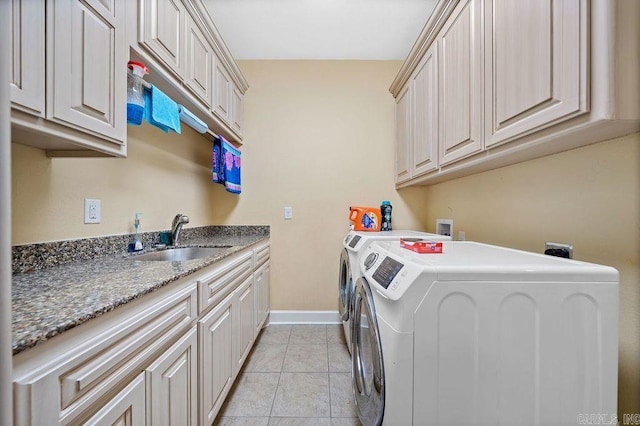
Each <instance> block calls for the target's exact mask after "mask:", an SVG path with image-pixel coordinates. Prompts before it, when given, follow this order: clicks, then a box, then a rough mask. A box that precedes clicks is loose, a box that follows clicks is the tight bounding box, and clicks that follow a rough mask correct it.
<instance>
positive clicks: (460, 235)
mask: <svg viewBox="0 0 640 426" xmlns="http://www.w3.org/2000/svg"><path fill="white" fill-rule="evenodd" d="M466 239H467V234H465V232H464V231H458V241H464V240H466Z"/></svg>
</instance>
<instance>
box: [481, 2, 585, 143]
mask: <svg viewBox="0 0 640 426" xmlns="http://www.w3.org/2000/svg"><path fill="white" fill-rule="evenodd" d="M587 7H588V2H584V1H581V0H557V1H553V2H549V1H539V0H518V1H517V2H514V1H512V0H491V1H487V2H486V12H485V14H486V17H487V19H486V21H485V32H486V34H485V40H486V48H485V67H486V68H485V72H486V76H487V78H486V88H487V97H486V99H485V102H486V104H485V117H486V128H485V143H486V145H487V146H492V145H495V144H498V143H502V142H506V141H509V140H512V139H514V138H516V137H518V136H521V135H524V134H526V133H529V132H531V131H533V130H537V129H539V128H541V127H545V126H549V125H552V124H554V123H557V122H559V121H562V120H567V119H569V118H571V117H574V116H576V115H578V114H582V113H585V112H587V111H588V104H587V99H588V93H587V90H588V86H587V81H586V76H587V31H586V22H585V20H586V19H587V18H586V17H587V11H586V9H587Z"/></svg>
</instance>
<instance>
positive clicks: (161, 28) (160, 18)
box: [140, 0, 187, 77]
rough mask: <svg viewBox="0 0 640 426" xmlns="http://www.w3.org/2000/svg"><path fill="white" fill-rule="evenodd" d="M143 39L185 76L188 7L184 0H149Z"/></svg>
mask: <svg viewBox="0 0 640 426" xmlns="http://www.w3.org/2000/svg"><path fill="white" fill-rule="evenodd" d="M142 4H143V11H142V14H141V15H142V23H141V25H142V31H141V32H140V36H141V40H140V41H141V42H142V44H144V45H145V46H147V48H148V49H149V50H150V51H151V53H153V54H154V55H155V56H156V57H157V58H158V59H160V60H161V61H162V62H164V64H165V65H167V66H168V67H169V69H171V70H172V71H173V72H175V73H176V74H177V75H178V76H179V77H183V76H184V63H183V62H184V60H185V58H184V56H185V55H184V50H185V42H184V34H185V31H184V29H185V25H186V24H185V20H186V14H187V11H186V9H185V7H184V5H183V4H182V1H181V0H145V1H144V2H143V3H142Z"/></svg>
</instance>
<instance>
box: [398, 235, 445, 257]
mask: <svg viewBox="0 0 640 426" xmlns="http://www.w3.org/2000/svg"><path fill="white" fill-rule="evenodd" d="M400 247H403V248H406V249H407V250H411V251H415V252H416V253H422V254H425V253H432V254H438V253H442V242H436V241H425V240H421V239H419V238H400Z"/></svg>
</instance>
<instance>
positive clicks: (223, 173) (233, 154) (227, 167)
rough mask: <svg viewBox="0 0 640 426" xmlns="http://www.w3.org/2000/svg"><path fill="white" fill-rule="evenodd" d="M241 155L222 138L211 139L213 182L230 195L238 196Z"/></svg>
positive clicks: (240, 188)
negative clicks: (220, 185)
mask: <svg viewBox="0 0 640 426" xmlns="http://www.w3.org/2000/svg"><path fill="white" fill-rule="evenodd" d="M240 157H241V153H240V151H239V150H237V149H236V148H234V147H233V145H231V144H230V143H229V142H227V141H226V140H225V139H224V138H223V137H222V136H220V138H214V139H213V151H212V171H213V179H212V180H213V182H216V183H220V184H222V185H224V186H225V188H226V189H227V191H229V192H231V193H232V194H240V192H241V190H242V187H241V185H240V166H241V159H240Z"/></svg>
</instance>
